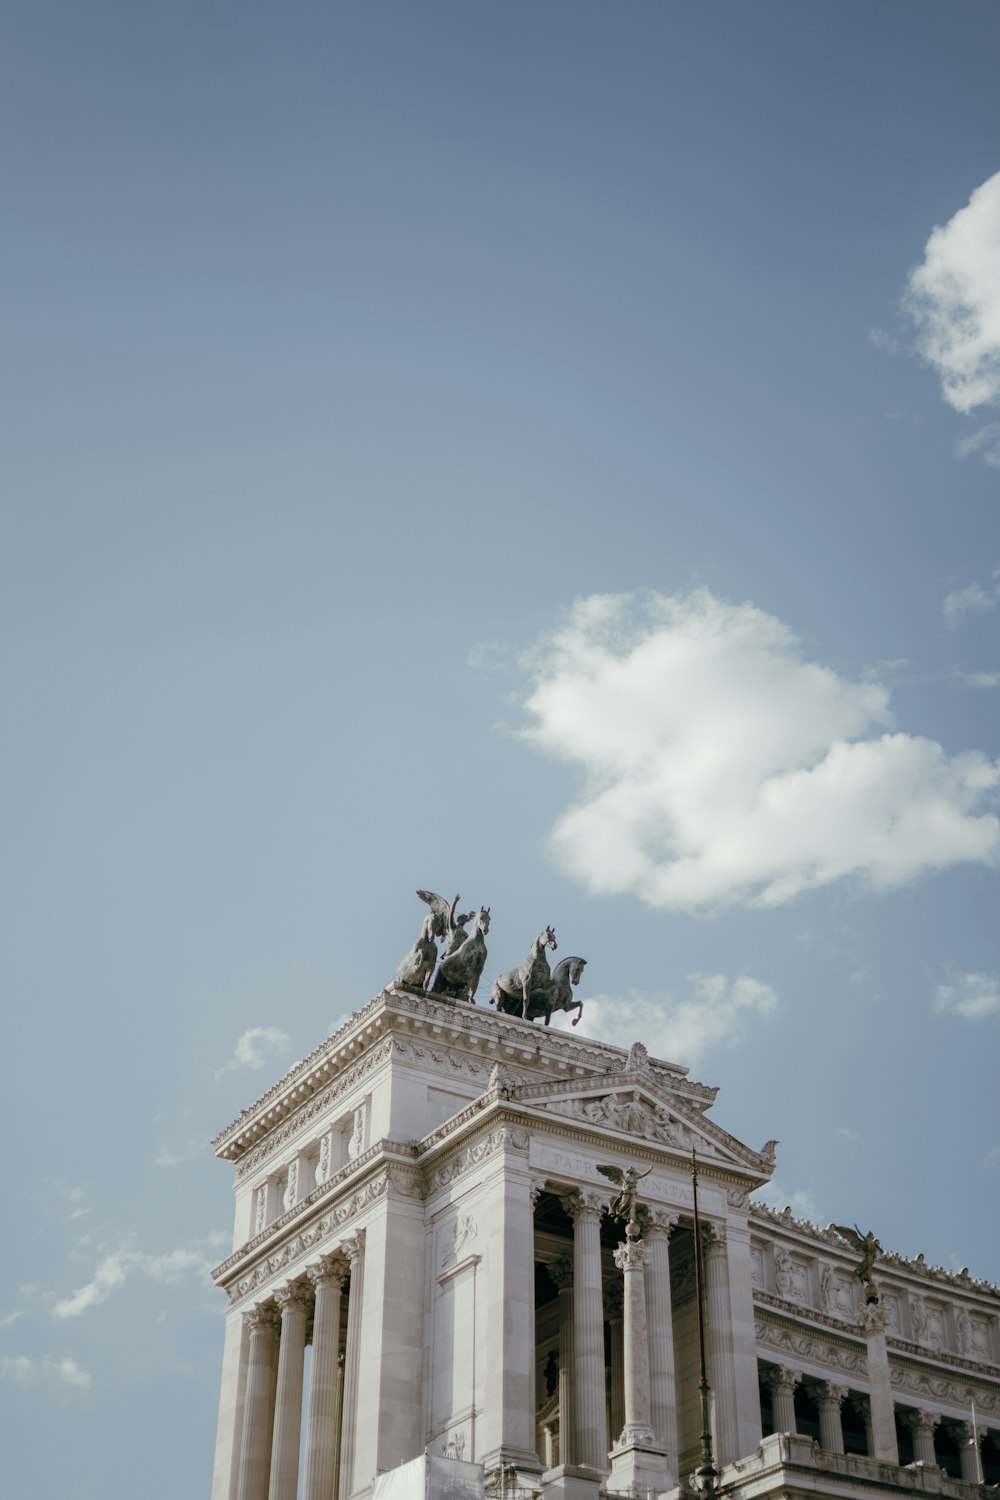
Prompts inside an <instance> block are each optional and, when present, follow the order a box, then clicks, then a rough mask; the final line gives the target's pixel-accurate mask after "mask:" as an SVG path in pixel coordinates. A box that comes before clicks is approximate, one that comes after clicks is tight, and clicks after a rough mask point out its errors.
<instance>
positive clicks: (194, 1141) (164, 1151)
mask: <svg viewBox="0 0 1000 1500" xmlns="http://www.w3.org/2000/svg"><path fill="white" fill-rule="evenodd" d="M207 1150H208V1146H207V1143H206V1142H205V1141H203V1140H200V1139H199V1138H198V1137H197V1136H191V1137H190V1138H189V1139H188V1140H187V1141H185V1143H184V1145H183V1146H179V1147H178V1148H177V1150H176V1151H171V1149H170V1147H169V1146H161V1147H160V1149H159V1150H158V1151H157V1153H156V1156H155V1157H154V1158H153V1165H154V1166H156V1167H179V1166H181V1164H182V1163H183V1162H186V1161H193V1160H194V1158H195V1157H196V1156H200V1154H201V1153H202V1152H203V1151H207Z"/></svg>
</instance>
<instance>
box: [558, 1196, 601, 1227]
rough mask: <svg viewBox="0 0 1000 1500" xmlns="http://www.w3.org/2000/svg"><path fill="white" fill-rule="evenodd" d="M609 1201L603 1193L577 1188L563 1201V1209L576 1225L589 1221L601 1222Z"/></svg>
mask: <svg viewBox="0 0 1000 1500" xmlns="http://www.w3.org/2000/svg"><path fill="white" fill-rule="evenodd" d="M607 1201H608V1200H607V1197H606V1196H605V1195H604V1194H603V1193H599V1192H594V1191H593V1190H592V1189H590V1188H577V1189H576V1190H575V1191H574V1192H572V1193H568V1194H567V1195H566V1197H565V1198H564V1199H563V1207H564V1208H565V1210H566V1212H567V1213H568V1214H569V1216H570V1218H571V1219H572V1220H573V1223H574V1225H575V1224H578V1223H582V1222H586V1220H588V1219H595V1220H597V1221H600V1219H601V1217H602V1215H603V1213H604V1209H605V1205H606V1204H607Z"/></svg>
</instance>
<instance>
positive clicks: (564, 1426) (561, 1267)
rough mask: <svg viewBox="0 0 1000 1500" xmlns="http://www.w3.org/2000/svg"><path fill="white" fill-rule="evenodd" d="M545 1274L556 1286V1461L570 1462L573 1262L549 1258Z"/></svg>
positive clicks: (573, 1461) (571, 1435)
mask: <svg viewBox="0 0 1000 1500" xmlns="http://www.w3.org/2000/svg"><path fill="white" fill-rule="evenodd" d="M549 1275H550V1276H551V1277H552V1280H553V1281H554V1282H555V1284H556V1286H557V1287H558V1289H559V1462H560V1464H572V1463H575V1462H576V1458H575V1455H574V1453H573V1262H572V1261H571V1260H570V1259H569V1258H568V1257H566V1258H565V1259H563V1260H557V1261H553V1263H552V1264H551V1265H550V1266H549ZM622 1420H623V1421H624V1420H625V1419H624V1417H623V1418H622Z"/></svg>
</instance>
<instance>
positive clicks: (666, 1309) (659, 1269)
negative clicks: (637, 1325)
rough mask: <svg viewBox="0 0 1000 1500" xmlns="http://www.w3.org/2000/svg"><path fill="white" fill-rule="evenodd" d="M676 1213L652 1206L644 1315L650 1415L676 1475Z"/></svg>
mask: <svg viewBox="0 0 1000 1500" xmlns="http://www.w3.org/2000/svg"><path fill="white" fill-rule="evenodd" d="M677 1221H678V1215H677V1214H671V1213H664V1212H663V1211H662V1210H659V1209H651V1210H650V1212H649V1214H648V1215H647V1219H646V1229H645V1232H644V1235H643V1241H644V1243H645V1246H646V1317H647V1321H648V1324H649V1416H650V1421H651V1423H652V1426H653V1431H654V1432H655V1433H656V1438H657V1442H658V1443H659V1445H660V1447H661V1448H665V1449H666V1451H667V1457H668V1459H669V1461H670V1470H671V1473H672V1474H673V1476H674V1480H675V1481H676V1478H677V1387H676V1378H675V1374H674V1319H673V1308H672V1302H671V1295H670V1235H671V1233H672V1231H673V1229H674V1226H675V1225H676V1223H677Z"/></svg>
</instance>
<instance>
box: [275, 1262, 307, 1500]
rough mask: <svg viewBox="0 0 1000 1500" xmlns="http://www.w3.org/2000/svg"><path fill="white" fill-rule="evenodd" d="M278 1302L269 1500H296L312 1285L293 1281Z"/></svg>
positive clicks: (277, 1296)
mask: <svg viewBox="0 0 1000 1500" xmlns="http://www.w3.org/2000/svg"><path fill="white" fill-rule="evenodd" d="M274 1300H275V1302H276V1303H277V1304H278V1307H279V1308H280V1310H281V1339H280V1342H279V1344H278V1383H277V1392H276V1395H275V1401H274V1438H273V1440H272V1443H271V1482H270V1486H269V1488H268V1492H267V1494H268V1500H295V1497H296V1494H297V1493H298V1488H299V1451H300V1449H301V1447H302V1374H303V1368H304V1360H305V1353H306V1318H307V1316H308V1313H309V1305H310V1303H311V1302H312V1291H311V1289H310V1287H309V1286H308V1284H306V1285H303V1284H302V1282H301V1281H293V1282H291V1283H290V1284H289V1285H288V1286H283V1287H279V1289H278V1290H277V1291H276V1292H275V1294H274Z"/></svg>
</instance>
